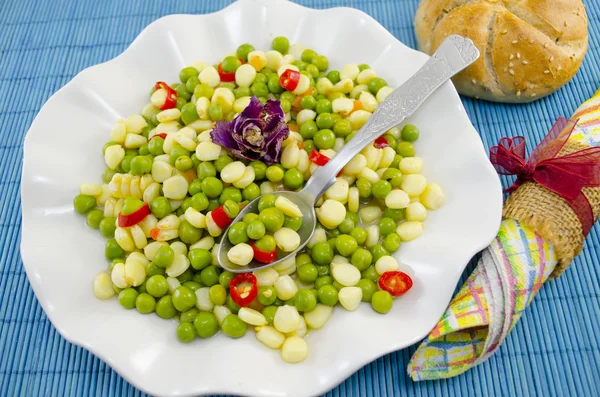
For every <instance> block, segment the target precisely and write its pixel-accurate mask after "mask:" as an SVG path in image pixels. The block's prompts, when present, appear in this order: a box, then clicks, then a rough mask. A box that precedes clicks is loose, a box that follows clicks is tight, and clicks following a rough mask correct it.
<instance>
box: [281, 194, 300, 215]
mask: <svg viewBox="0 0 600 397" xmlns="http://www.w3.org/2000/svg"><path fill="white" fill-rule="evenodd" d="M275 207H276V208H278V209H280V210H281V212H283V213H284V214H285V215H287V216H291V217H302V211H301V210H300V208H299V207H298V206H297V205H296V204H294V202H293V201H291V200H290V199H288V198H286V197H283V196H278V197H277V199H276V200H275Z"/></svg>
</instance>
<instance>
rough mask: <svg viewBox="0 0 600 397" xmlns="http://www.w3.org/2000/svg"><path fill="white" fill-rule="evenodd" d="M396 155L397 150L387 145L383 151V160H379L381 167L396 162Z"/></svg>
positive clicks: (386, 166)
mask: <svg viewBox="0 0 600 397" xmlns="http://www.w3.org/2000/svg"><path fill="white" fill-rule="evenodd" d="M395 156H396V151H395V150H394V149H393V148H391V147H389V146H386V147H384V148H383V150H382V151H381V161H380V162H379V168H380V169H381V168H388V167H389V166H390V165H392V163H393V162H394V157H395Z"/></svg>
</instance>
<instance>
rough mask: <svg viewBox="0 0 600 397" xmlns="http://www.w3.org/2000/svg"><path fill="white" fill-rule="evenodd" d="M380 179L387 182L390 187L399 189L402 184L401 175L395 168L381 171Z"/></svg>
mask: <svg viewBox="0 0 600 397" xmlns="http://www.w3.org/2000/svg"><path fill="white" fill-rule="evenodd" d="M381 179H383V180H387V181H389V183H390V185H391V186H392V187H399V186H400V185H401V184H402V173H401V172H400V170H398V169H396V168H388V169H386V170H385V171H383V174H382V175H381Z"/></svg>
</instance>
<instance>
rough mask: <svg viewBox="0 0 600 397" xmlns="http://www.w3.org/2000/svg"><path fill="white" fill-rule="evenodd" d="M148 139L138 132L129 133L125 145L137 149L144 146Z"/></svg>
mask: <svg viewBox="0 0 600 397" xmlns="http://www.w3.org/2000/svg"><path fill="white" fill-rule="evenodd" d="M147 142H148V140H147V139H146V137H144V136H142V135H137V134H127V135H126V136H125V143H124V146H125V147H126V148H127V149H137V148H139V147H140V146H142V145H143V144H144V143H147Z"/></svg>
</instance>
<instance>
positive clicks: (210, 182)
mask: <svg viewBox="0 0 600 397" xmlns="http://www.w3.org/2000/svg"><path fill="white" fill-rule="evenodd" d="M222 191H223V182H221V180H220V179H217V178H215V177H214V176H209V177H207V178H204V179H203V180H202V193H204V194H205V195H206V197H208V198H211V199H214V198H217V197H219V196H220V195H221V192H222Z"/></svg>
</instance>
